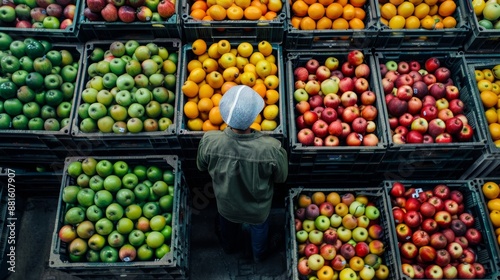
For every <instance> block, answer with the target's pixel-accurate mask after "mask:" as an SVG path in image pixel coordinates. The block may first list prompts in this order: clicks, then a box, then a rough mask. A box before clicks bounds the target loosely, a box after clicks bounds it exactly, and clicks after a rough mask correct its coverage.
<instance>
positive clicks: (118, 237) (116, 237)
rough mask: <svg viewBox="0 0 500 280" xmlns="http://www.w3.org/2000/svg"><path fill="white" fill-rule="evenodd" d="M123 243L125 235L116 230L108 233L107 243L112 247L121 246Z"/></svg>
mask: <svg viewBox="0 0 500 280" xmlns="http://www.w3.org/2000/svg"><path fill="white" fill-rule="evenodd" d="M124 243H125V236H123V234H121V233H119V232H118V231H117V230H114V231H112V232H111V233H110V234H109V235H108V244H109V246H111V247H113V248H118V247H121V246H122V245H123V244H124Z"/></svg>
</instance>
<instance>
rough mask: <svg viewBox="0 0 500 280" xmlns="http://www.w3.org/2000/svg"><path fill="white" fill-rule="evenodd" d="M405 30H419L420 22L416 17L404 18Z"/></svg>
mask: <svg viewBox="0 0 500 280" xmlns="http://www.w3.org/2000/svg"><path fill="white" fill-rule="evenodd" d="M405 28H406V29H417V28H420V20H419V19H418V18H417V17H416V16H409V17H408V18H406V23H405Z"/></svg>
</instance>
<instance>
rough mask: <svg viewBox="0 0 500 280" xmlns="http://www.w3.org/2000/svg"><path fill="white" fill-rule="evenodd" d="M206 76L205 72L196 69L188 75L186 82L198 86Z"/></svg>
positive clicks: (201, 69)
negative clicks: (191, 82)
mask: <svg viewBox="0 0 500 280" xmlns="http://www.w3.org/2000/svg"><path fill="white" fill-rule="evenodd" d="M206 74H207V73H206V72H205V70H203V68H200V67H198V68H195V69H193V71H191V72H190V73H189V76H188V80H189V81H193V82H195V83H197V84H198V83H200V82H201V81H203V80H205V76H206Z"/></svg>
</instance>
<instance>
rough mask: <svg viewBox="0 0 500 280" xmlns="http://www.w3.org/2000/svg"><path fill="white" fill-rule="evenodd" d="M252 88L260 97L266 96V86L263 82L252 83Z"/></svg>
mask: <svg viewBox="0 0 500 280" xmlns="http://www.w3.org/2000/svg"><path fill="white" fill-rule="evenodd" d="M252 89H253V90H255V91H256V92H257V93H258V94H259V95H260V97H262V98H264V97H265V96H266V91H267V88H266V85H264V84H263V83H258V84H257V83H256V84H255V85H253V87H252Z"/></svg>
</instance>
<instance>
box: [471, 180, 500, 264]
mask: <svg viewBox="0 0 500 280" xmlns="http://www.w3.org/2000/svg"><path fill="white" fill-rule="evenodd" d="M487 182H494V183H497V184H498V183H500V177H478V178H475V179H473V180H472V181H471V186H472V187H473V188H475V189H476V191H477V194H478V197H479V200H480V205H481V210H483V217H484V220H485V223H486V225H485V230H486V231H487V232H489V233H490V235H491V237H492V243H493V244H495V245H493V247H494V248H495V250H496V258H495V261H496V262H497V265H498V266H500V260H499V258H500V247H499V244H498V239H497V237H496V234H495V228H494V227H493V224H492V222H491V219H490V211H489V209H488V207H487V203H488V199H487V198H486V197H484V195H483V190H482V187H483V185H484V184H485V183H487ZM497 273H498V272H497Z"/></svg>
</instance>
